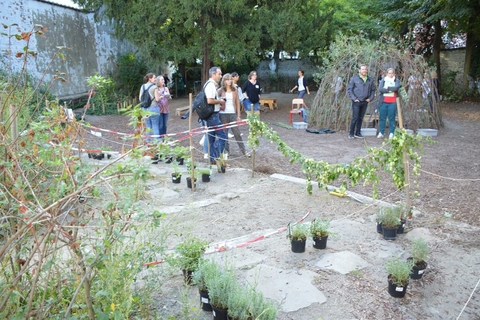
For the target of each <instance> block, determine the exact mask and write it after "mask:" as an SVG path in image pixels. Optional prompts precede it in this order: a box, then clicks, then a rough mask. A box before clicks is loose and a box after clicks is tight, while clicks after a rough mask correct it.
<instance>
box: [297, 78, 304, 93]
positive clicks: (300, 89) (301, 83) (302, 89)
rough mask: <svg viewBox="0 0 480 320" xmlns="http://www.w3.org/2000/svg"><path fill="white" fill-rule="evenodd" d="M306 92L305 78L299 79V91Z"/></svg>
mask: <svg viewBox="0 0 480 320" xmlns="http://www.w3.org/2000/svg"><path fill="white" fill-rule="evenodd" d="M304 90H306V89H305V87H304V86H303V77H300V78H298V91H304Z"/></svg>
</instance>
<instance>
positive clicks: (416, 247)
mask: <svg viewBox="0 0 480 320" xmlns="http://www.w3.org/2000/svg"><path fill="white" fill-rule="evenodd" d="M410 254H411V256H410V257H409V258H408V259H407V260H406V261H403V260H400V259H399V258H394V259H391V260H388V261H387V263H386V265H385V267H386V269H387V274H388V293H389V294H390V295H391V296H392V297H395V298H403V297H404V296H405V294H406V292H407V286H408V284H409V281H410V279H415V280H416V279H421V278H422V276H423V274H424V271H425V269H426V268H427V262H426V260H427V257H428V245H427V243H426V242H425V240H424V239H423V238H418V239H415V240H413V241H412V244H411V251H410Z"/></svg>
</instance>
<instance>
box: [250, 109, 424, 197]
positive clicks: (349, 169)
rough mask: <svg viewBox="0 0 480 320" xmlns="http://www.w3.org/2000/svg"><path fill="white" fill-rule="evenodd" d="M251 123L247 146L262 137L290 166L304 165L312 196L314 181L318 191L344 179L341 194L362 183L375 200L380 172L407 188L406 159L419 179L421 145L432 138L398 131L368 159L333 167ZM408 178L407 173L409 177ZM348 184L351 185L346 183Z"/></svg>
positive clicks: (369, 153)
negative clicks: (367, 187)
mask: <svg viewBox="0 0 480 320" xmlns="http://www.w3.org/2000/svg"><path fill="white" fill-rule="evenodd" d="M248 123H249V125H250V135H249V137H248V144H249V146H251V147H252V148H257V147H258V146H259V145H260V140H259V138H260V137H264V138H265V139H267V140H270V141H271V142H273V143H276V144H277V149H278V150H279V151H280V152H282V154H283V155H284V156H285V157H287V158H289V159H290V163H291V164H293V163H298V164H300V165H301V168H302V172H303V174H304V175H305V177H306V179H307V186H306V188H307V191H308V193H310V194H311V193H312V188H313V187H312V181H313V179H315V180H316V182H317V185H318V187H319V188H327V185H328V184H329V183H331V182H333V181H336V180H338V179H339V178H341V177H344V178H346V181H343V182H342V185H341V187H340V191H341V192H345V191H346V190H347V188H348V184H349V185H350V186H352V187H353V186H355V185H356V184H358V183H359V182H361V181H363V185H368V184H371V185H372V188H373V197H374V198H376V197H377V196H378V188H377V186H378V183H379V181H380V180H379V173H380V170H384V171H385V172H387V173H389V174H391V176H392V181H393V183H394V184H395V186H396V187H397V188H398V189H399V190H403V189H404V188H405V186H406V181H407V179H406V173H405V167H404V161H405V156H404V155H406V157H407V158H408V161H409V163H410V165H411V166H412V167H413V169H412V171H411V172H412V174H413V175H415V176H418V175H419V169H420V159H421V157H420V154H419V151H420V150H421V149H422V148H423V143H422V142H431V141H432V140H431V139H430V138H428V137H427V138H425V137H422V136H420V135H417V136H414V135H412V134H409V133H407V132H406V131H405V130H404V129H398V130H396V132H395V136H394V137H393V139H391V140H389V141H388V142H384V143H383V145H382V147H380V148H368V149H367V155H366V156H364V157H359V158H355V159H354V160H353V161H352V162H351V163H349V164H339V163H337V164H330V163H328V162H326V161H324V160H315V159H313V158H309V157H306V156H304V155H303V154H301V153H300V152H298V151H295V150H294V149H293V148H291V147H290V146H288V145H287V144H286V143H285V142H284V141H283V140H282V139H281V138H280V136H279V135H278V133H277V132H276V131H274V130H272V129H271V128H269V127H268V125H267V124H266V123H265V122H262V121H260V120H259V118H258V117H256V116H252V115H249V117H248ZM407 174H408V173H407ZM347 181H348V182H349V183H347Z"/></svg>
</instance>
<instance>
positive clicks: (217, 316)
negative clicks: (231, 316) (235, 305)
mask: <svg viewBox="0 0 480 320" xmlns="http://www.w3.org/2000/svg"><path fill="white" fill-rule="evenodd" d="M212 309H213V310H212V311H213V320H228V313H227V309H220V308H217V307H215V306H212Z"/></svg>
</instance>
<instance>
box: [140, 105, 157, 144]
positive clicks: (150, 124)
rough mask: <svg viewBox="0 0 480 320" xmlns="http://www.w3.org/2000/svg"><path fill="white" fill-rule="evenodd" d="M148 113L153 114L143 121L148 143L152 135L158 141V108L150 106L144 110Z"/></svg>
mask: <svg viewBox="0 0 480 320" xmlns="http://www.w3.org/2000/svg"><path fill="white" fill-rule="evenodd" d="M144 110H145V111H148V112H153V113H155V115H150V116H149V117H148V118H147V119H145V126H146V127H147V129H148V130H147V131H148V132H147V138H146V141H147V142H150V135H151V134H152V133H153V134H154V135H156V136H157V137H155V139H157V140H160V137H159V136H158V135H160V107H159V106H150V107H148V108H145V109H144Z"/></svg>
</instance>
